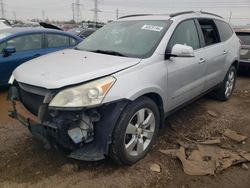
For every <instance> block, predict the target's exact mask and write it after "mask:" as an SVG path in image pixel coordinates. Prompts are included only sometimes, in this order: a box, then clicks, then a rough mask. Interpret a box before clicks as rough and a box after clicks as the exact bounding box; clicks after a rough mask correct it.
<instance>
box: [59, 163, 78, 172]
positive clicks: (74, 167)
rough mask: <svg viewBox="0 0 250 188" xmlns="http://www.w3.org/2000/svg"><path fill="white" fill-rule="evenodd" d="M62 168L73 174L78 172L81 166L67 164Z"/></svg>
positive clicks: (62, 170)
mask: <svg viewBox="0 0 250 188" xmlns="http://www.w3.org/2000/svg"><path fill="white" fill-rule="evenodd" d="M60 169H61V172H62V173H65V174H72V173H73V172H77V171H78V170H79V167H78V165H76V164H65V165H63V166H62V167H61V168H60Z"/></svg>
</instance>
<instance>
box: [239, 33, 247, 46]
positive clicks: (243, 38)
mask: <svg viewBox="0 0 250 188" xmlns="http://www.w3.org/2000/svg"><path fill="white" fill-rule="evenodd" d="M236 34H237V36H238V37H239V38H240V40H241V41H242V43H243V45H250V32H249V33H244V32H237V33H236Z"/></svg>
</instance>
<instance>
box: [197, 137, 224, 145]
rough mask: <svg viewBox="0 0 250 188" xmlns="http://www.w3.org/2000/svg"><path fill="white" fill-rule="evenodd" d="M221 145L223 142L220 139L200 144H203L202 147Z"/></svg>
mask: <svg viewBox="0 0 250 188" xmlns="http://www.w3.org/2000/svg"><path fill="white" fill-rule="evenodd" d="M220 143H221V140H220V139H219V138H218V139H214V140H206V141H204V142H199V144H202V145H213V144H220Z"/></svg>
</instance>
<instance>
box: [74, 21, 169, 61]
mask: <svg viewBox="0 0 250 188" xmlns="http://www.w3.org/2000/svg"><path fill="white" fill-rule="evenodd" d="M170 23H171V22H170V21H165V20H159V21H155V20H148V21H145V20H139V21H138V20H137V21H118V22H112V23H110V24H108V25H106V26H105V27H103V28H101V29H99V30H98V31H96V32H95V33H94V34H92V35H91V36H90V37H89V38H87V39H85V40H84V41H83V42H82V43H80V44H79V45H78V47H77V49H78V50H84V51H92V52H96V53H106V54H110V55H119V56H126V57H136V58H147V57H150V56H151V55H152V54H153V52H154V51H155V49H156V48H157V46H158V44H159V43H160V41H161V39H162V37H163V36H164V34H165V33H166V31H167V29H168V28H169V26H170Z"/></svg>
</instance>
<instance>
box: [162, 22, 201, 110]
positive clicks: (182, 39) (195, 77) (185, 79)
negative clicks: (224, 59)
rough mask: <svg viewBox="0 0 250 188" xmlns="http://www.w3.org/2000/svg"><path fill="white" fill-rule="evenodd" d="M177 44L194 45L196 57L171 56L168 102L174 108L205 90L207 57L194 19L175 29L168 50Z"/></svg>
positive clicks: (168, 63)
mask: <svg viewBox="0 0 250 188" xmlns="http://www.w3.org/2000/svg"><path fill="white" fill-rule="evenodd" d="M175 44H184V45H188V46H191V47H193V49H194V57H171V58H170V59H169V60H167V65H168V91H167V93H168V97H167V98H168V104H169V106H170V108H169V109H168V110H172V109H174V108H176V107H177V106H180V105H181V104H183V103H185V102H187V101H189V100H191V99H192V98H194V97H196V96H198V95H199V94H201V93H202V92H203V91H204V84H205V73H206V59H204V57H203V52H202V49H201V48H200V47H201V44H200V39H199V35H198V32H197V29H196V24H195V22H194V20H186V21H184V22H182V23H180V24H179V25H178V26H177V28H176V30H175V31H174V33H173V35H172V37H171V39H170V41H169V44H168V50H170V51H171V49H172V47H173V46H174V45H175Z"/></svg>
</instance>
